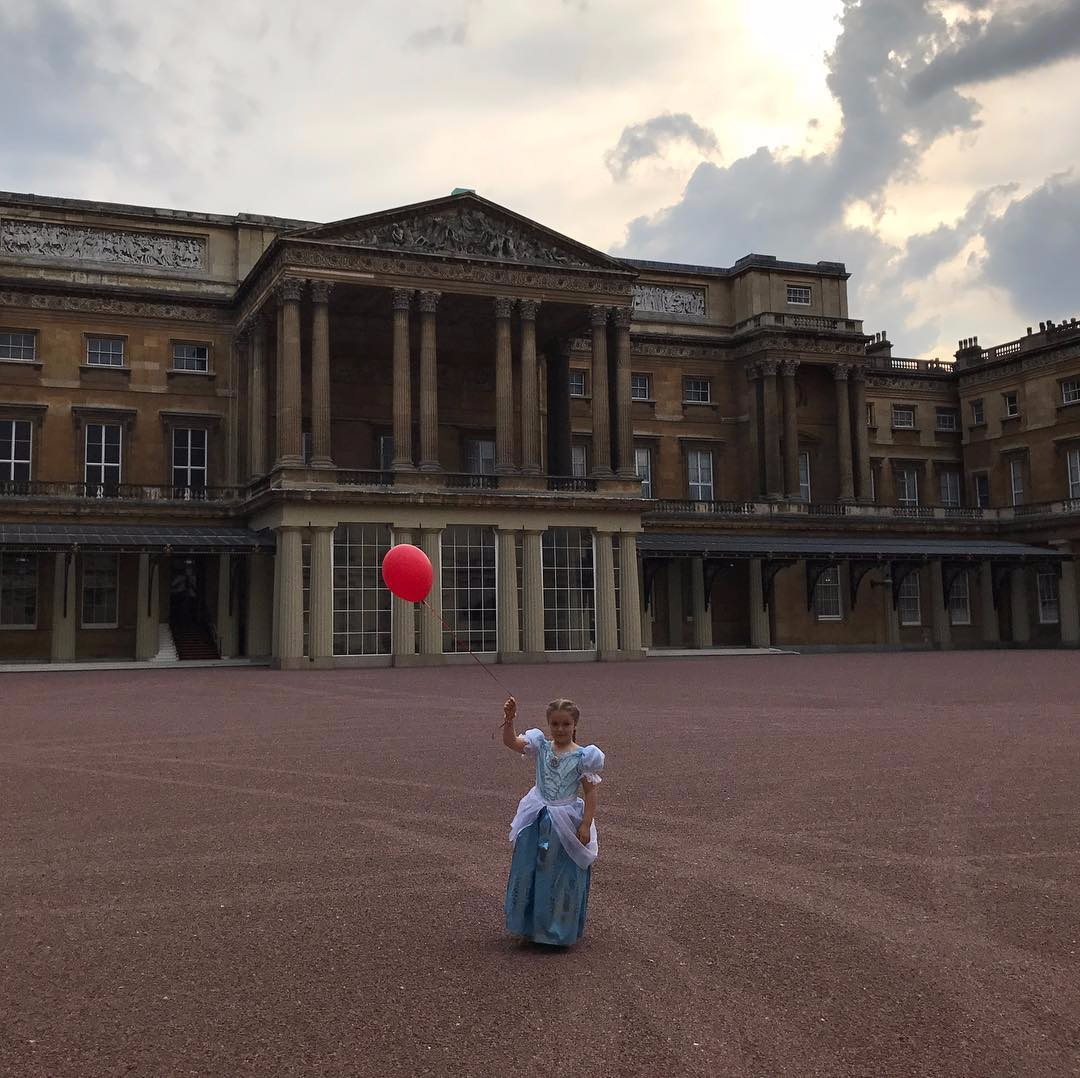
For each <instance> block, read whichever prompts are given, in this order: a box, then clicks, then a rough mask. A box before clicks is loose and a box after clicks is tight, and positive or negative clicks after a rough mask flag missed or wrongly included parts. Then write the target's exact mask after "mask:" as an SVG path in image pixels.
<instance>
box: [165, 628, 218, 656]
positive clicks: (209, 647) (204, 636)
mask: <svg viewBox="0 0 1080 1078" xmlns="http://www.w3.org/2000/svg"><path fill="white" fill-rule="evenodd" d="M171 630H172V639H173V643H174V644H175V647H176V656H177V659H178V660H179V661H180V662H190V661H192V660H196V659H201V660H203V661H206V660H213V659H220V658H221V655H220V654H219V653H218V649H217V645H216V644H215V643H214V640H213V638H212V637H211V636H210V633H209V632H208V631H207V630H206V629H205V628H204V627H203V626H202V625H200V624H199V623H198V622H195V621H188V622H178V623H176V624H175V625H172V626H171Z"/></svg>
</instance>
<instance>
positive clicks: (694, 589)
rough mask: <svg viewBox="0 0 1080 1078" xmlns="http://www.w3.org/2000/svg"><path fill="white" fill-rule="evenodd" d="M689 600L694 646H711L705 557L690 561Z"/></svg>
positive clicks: (710, 620)
mask: <svg viewBox="0 0 1080 1078" xmlns="http://www.w3.org/2000/svg"><path fill="white" fill-rule="evenodd" d="M690 601H691V604H692V610H693V614H694V641H693V642H694V647H696V648H711V647H712V641H713V636H712V614H711V613H710V612H709V610H708V609H707V608H706V606H705V559H704V558H693V559H692V560H691V562H690Z"/></svg>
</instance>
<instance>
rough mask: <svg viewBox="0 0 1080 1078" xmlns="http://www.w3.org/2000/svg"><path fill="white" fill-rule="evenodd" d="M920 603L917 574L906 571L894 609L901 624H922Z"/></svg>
mask: <svg viewBox="0 0 1080 1078" xmlns="http://www.w3.org/2000/svg"><path fill="white" fill-rule="evenodd" d="M921 607H922V604H921V602H920V596H919V574H918V573H917V572H914V573H908V575H907V576H905V577H904V582H903V584H901V585H900V591H899V594H898V595H897V602H896V609H897V612H898V613H899V615H900V624H901V625H922V608H921Z"/></svg>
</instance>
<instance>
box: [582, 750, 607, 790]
mask: <svg viewBox="0 0 1080 1078" xmlns="http://www.w3.org/2000/svg"><path fill="white" fill-rule="evenodd" d="M603 770H604V754H603V753H602V752H601V751H600V750H599V749H598V748H597V747H596V746H595V745H586V746H585V748H583V749H582V750H581V758H580V760H579V761H578V774H579V775H580V777H581V781H582V782H587V783H589V784H590V785H595V784H597V783H599V782H601V781H603V780H602V779H601V778H600V774H599V773H600V772H601V771H603Z"/></svg>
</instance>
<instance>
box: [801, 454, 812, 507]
mask: <svg viewBox="0 0 1080 1078" xmlns="http://www.w3.org/2000/svg"><path fill="white" fill-rule="evenodd" d="M799 497H800V498H802V500H803V501H804V502H809V501H810V454H809V453H800V454H799Z"/></svg>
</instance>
